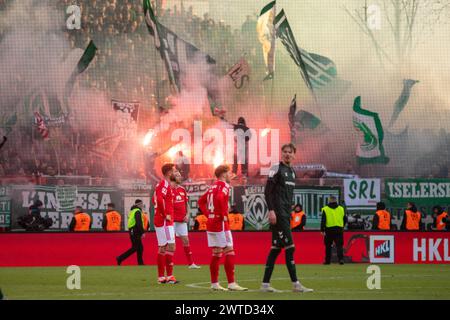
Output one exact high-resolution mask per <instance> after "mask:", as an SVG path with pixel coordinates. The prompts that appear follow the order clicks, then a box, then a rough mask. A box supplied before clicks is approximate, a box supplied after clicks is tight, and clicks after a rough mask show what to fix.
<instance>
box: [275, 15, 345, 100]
mask: <svg viewBox="0 0 450 320" xmlns="http://www.w3.org/2000/svg"><path fill="white" fill-rule="evenodd" d="M274 24H275V29H276V34H277V37H278V38H280V40H281V42H282V43H283V45H284V47H285V48H286V50H287V51H288V53H289V55H290V56H291V58H292V60H294V62H295V64H296V65H297V66H298V67H299V69H300V74H301V76H302V78H303V80H304V81H305V83H306V86H307V87H308V88H309V89H310V90H311V91H312V92H313V93H314V91H315V90H317V89H321V88H324V87H327V86H328V85H330V84H331V83H333V84H335V83H336V80H337V70H336V64H335V63H334V62H333V61H332V60H331V59H329V58H327V57H324V56H321V55H318V54H315V53H310V52H308V51H306V50H304V49H302V48H299V47H298V46H297V43H296V41H295V38H294V34H293V32H292V29H291V27H290V25H289V22H288V20H287V17H286V14H285V13H284V10H281V12H280V13H279V14H278V15H277V16H276V17H275V21H274ZM340 82H342V83H340V85H341V87H343V88H342V89H347V88H348V86H349V82H348V81H343V80H341V81H340Z"/></svg>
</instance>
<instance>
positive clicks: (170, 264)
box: [166, 251, 174, 277]
mask: <svg viewBox="0 0 450 320" xmlns="http://www.w3.org/2000/svg"><path fill="white" fill-rule="evenodd" d="M173 254H174V253H173V252H172V251H166V272H167V277H171V276H173Z"/></svg>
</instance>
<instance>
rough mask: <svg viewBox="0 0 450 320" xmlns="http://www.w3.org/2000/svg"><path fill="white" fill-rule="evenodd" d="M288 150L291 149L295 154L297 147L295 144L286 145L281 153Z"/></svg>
mask: <svg viewBox="0 0 450 320" xmlns="http://www.w3.org/2000/svg"><path fill="white" fill-rule="evenodd" d="M286 148H290V149H291V150H292V151H294V153H296V152H297V148H296V147H295V145H294V144H293V143H291V142H290V143H285V144H283V146H282V147H281V151H284V149H286Z"/></svg>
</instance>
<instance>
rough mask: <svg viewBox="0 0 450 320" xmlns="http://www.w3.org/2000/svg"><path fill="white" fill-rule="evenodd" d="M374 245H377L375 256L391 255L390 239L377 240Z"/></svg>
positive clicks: (387, 256) (385, 256)
mask: <svg viewBox="0 0 450 320" xmlns="http://www.w3.org/2000/svg"><path fill="white" fill-rule="evenodd" d="M374 247H375V258H377V257H384V258H389V256H390V255H391V247H390V241H389V240H375V242H374Z"/></svg>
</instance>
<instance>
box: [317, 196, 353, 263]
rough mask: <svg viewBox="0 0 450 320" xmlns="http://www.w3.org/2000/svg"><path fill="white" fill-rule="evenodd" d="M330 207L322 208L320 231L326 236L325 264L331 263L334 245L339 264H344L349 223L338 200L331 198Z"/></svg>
mask: <svg viewBox="0 0 450 320" xmlns="http://www.w3.org/2000/svg"><path fill="white" fill-rule="evenodd" d="M328 201H329V202H328V205H326V206H325V207H323V208H322V222H321V224H320V231H321V232H322V235H324V236H325V237H324V243H325V262H324V263H323V264H330V262H331V246H332V245H333V243H334V244H335V246H336V249H337V256H338V259H339V264H344V226H345V224H346V223H347V216H346V215H345V210H344V208H343V207H342V206H340V205H338V203H337V199H336V197H334V196H331V197H330V199H329V200H328Z"/></svg>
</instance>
